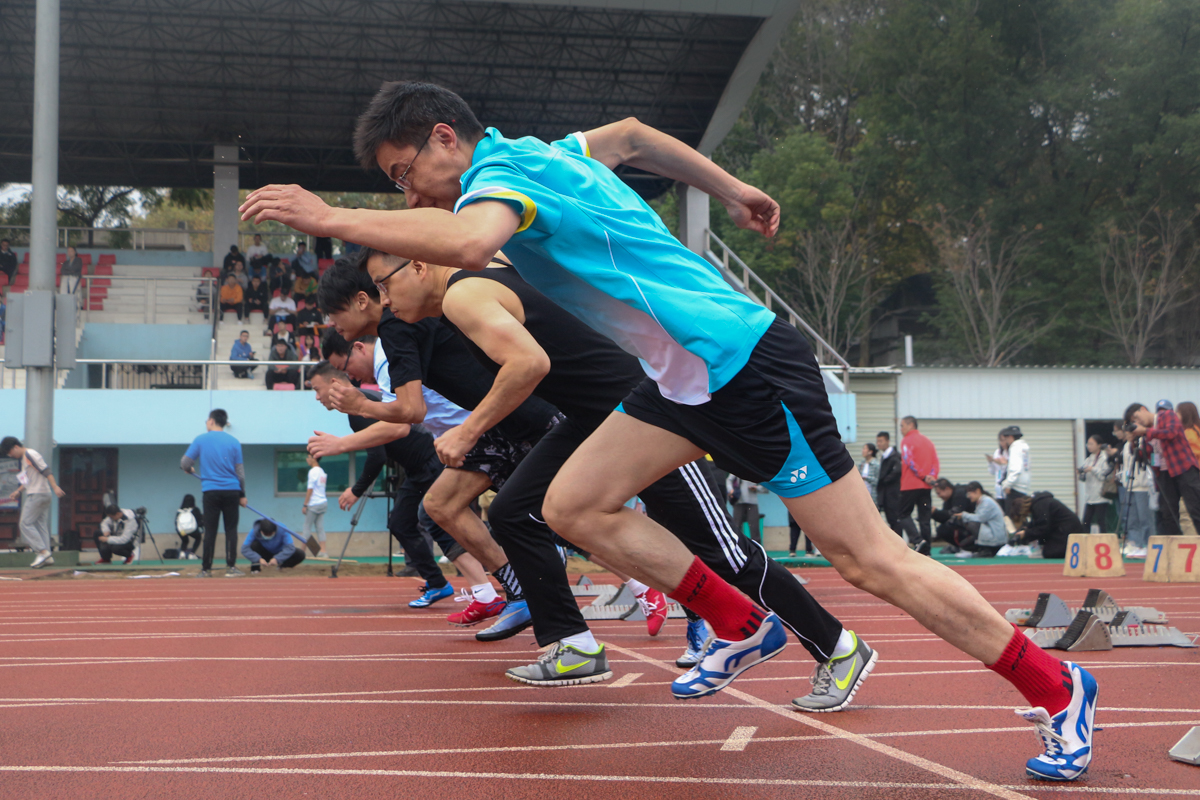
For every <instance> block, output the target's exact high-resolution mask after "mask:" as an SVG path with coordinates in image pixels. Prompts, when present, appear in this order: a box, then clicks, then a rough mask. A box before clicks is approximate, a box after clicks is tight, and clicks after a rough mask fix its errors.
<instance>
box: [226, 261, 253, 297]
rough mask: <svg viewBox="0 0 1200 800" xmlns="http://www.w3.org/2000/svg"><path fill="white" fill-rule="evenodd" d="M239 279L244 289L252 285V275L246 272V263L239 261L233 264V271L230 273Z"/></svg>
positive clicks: (239, 283)
mask: <svg viewBox="0 0 1200 800" xmlns="http://www.w3.org/2000/svg"><path fill="white" fill-rule="evenodd" d="M229 274H230V275H232V276H233V277H234V278H236V279H237V282H238V285H239V286H241V287H242V291H243V292H244V291H246V288H247V287H249V286H250V276H249V275H248V274H247V273H246V265H245V264H243V263H242V262H240V261H238V262H236V263H234V265H233V272H231V273H229Z"/></svg>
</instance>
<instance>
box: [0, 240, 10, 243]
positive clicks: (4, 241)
mask: <svg viewBox="0 0 1200 800" xmlns="http://www.w3.org/2000/svg"><path fill="white" fill-rule="evenodd" d="M0 242H3V243H4V244H12V242H10V241H9V240H8V239H0Z"/></svg>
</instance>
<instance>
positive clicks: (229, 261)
mask: <svg viewBox="0 0 1200 800" xmlns="http://www.w3.org/2000/svg"><path fill="white" fill-rule="evenodd" d="M234 264H241V265H242V269H243V270H244V269H245V268H246V257H245V256H243V255H242V254H241V253H240V252H239V251H238V246H237V245H236V244H231V245H229V252H228V253H226V254H225V260H224V261H222V262H221V273H222V274H225V275H228V274H229V273H231V272H233V266H234Z"/></svg>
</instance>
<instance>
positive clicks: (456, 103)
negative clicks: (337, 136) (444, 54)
mask: <svg viewBox="0 0 1200 800" xmlns="http://www.w3.org/2000/svg"><path fill="white" fill-rule="evenodd" d="M439 122H444V123H446V124H447V125H449V126H450V127H451V128H453V129H454V132H455V133H456V134H458V137H459V138H460V139H464V140H466V141H468V142H477V141H479V140H480V139H482V138H483V126H482V125H480V124H479V120H478V119H477V118H476V117H475V112H473V111H471V107H470V106H468V105H467V101H465V100H463V99H462V98H461V97H459V96H458V95H456V94H455V93H454V92H452V91H450V90H449V89H446V88H443V87H441V86H438V85H437V84H433V83H420V82H417V81H389V82H387V83H385V84H383V85H382V86H380V87H379V91H378V92H376V93H375V96H374V97H373V98H371V103H370V104H369V105H368V106H367V110H366V111H364V112H363V113H362V114H361V115H360V116H359V118H358V122H357V123H355V125H354V157H355V158H356V159H358V163H359V165H360V166H362V168H363V169H365V170H367V171H368V172H369V171H370V170H373V169H375V168H376V163H375V154H376V153H378V152H379V148H380V147H382V146H383V145H384V143H385V142H392V143H393V144H397V145H406V144H407V145H412V146H413V147H420V146H421V145H422V144H423V143H424V141H425V140H426V139H427V138H429V134H430V133H431V132H432V131H433V126H435V125H437V124H438V123H439Z"/></svg>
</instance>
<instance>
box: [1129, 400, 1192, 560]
mask: <svg viewBox="0 0 1200 800" xmlns="http://www.w3.org/2000/svg"><path fill="white" fill-rule="evenodd" d="M1181 405H1182V404H1181ZM1113 429H1114V435H1116V436H1117V438H1118V439H1119V440H1120V441H1121V442H1122V445H1121V458H1120V461H1118V462H1117V463H1118V465H1119V466H1118V470H1119V472H1118V473H1117V475H1118V484H1119V486H1120V489H1121V491H1120V493H1119V496H1120V506H1119V507H1120V511H1121V524H1122V525H1124V527H1125V549H1124V550H1123V551H1122V555H1124V556H1126V557H1128V558H1145V557H1146V547H1147V545H1148V544H1149V542H1150V537H1151V536H1153V535H1154V534H1155V533H1156V532H1157V528H1158V524H1157V521H1156V520H1155V519H1154V511H1153V510H1152V509H1151V508H1150V493H1151V491H1152V490H1153V489H1154V471H1153V470H1152V469H1151V468H1150V462H1149V461H1148V460H1147V459H1146V458H1145V457H1143V456H1142V454H1141V453H1139V452H1138V448H1137V446H1136V444H1135V442H1134V438H1133V437H1132V436H1130V434H1129V433H1128V432H1127V431H1126V430H1125V429H1124V428H1122V427H1121V424H1120V423H1117V424H1116V425H1114V426H1113Z"/></svg>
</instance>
